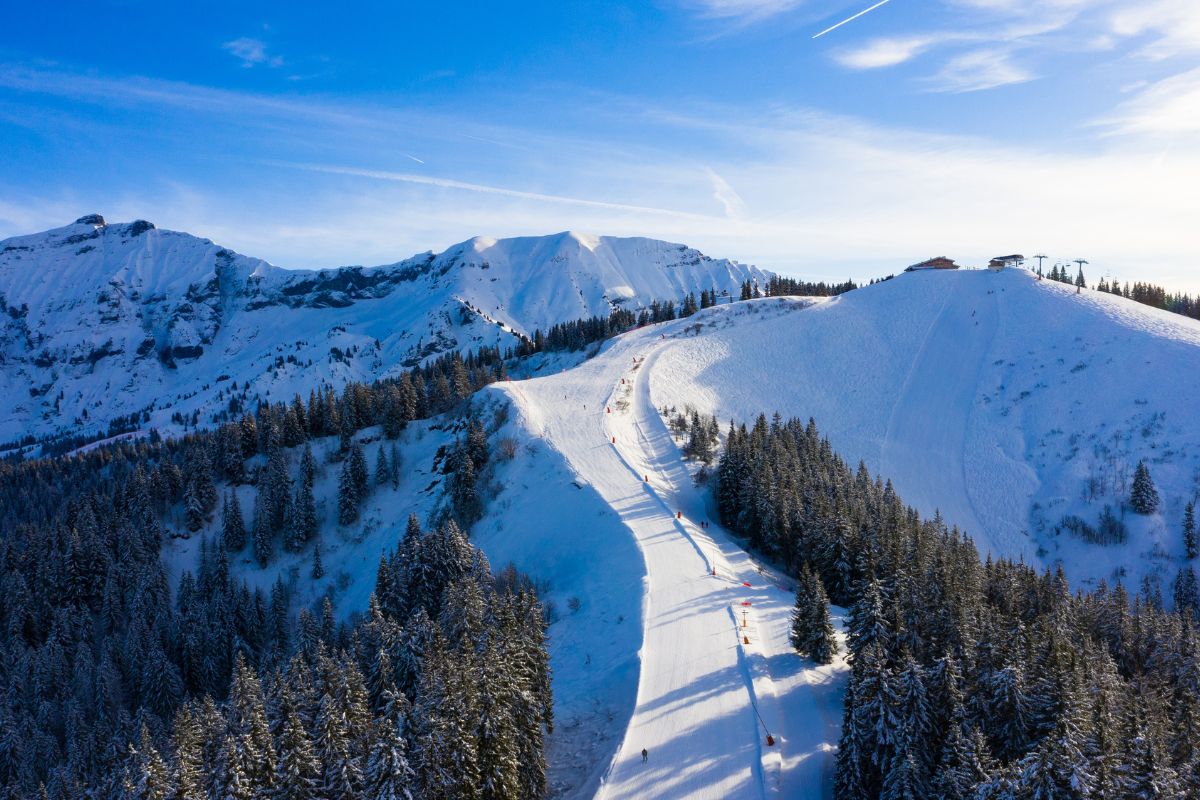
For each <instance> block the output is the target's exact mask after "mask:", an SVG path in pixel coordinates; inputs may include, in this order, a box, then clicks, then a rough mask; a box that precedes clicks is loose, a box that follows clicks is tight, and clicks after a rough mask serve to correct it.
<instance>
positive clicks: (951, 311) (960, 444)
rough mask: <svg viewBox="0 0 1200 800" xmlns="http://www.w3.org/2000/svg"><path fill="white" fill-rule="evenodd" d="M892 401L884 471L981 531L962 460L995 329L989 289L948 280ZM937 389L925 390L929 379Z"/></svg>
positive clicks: (952, 517)
mask: <svg viewBox="0 0 1200 800" xmlns="http://www.w3.org/2000/svg"><path fill="white" fill-rule="evenodd" d="M950 289H951V290H950V291H947V292H946V293H945V299H944V300H943V302H942V305H941V308H940V309H939V310H938V313H937V315H936V317H934V319H933V322H932V323H931V324H930V326H929V330H928V332H927V333H926V335H925V339H924V341H923V342H922V343H921V349H920V350H919V351H918V352H917V354H916V356H915V357H914V358H913V361H912V365H911V366H910V368H909V371H908V374H907V376H906V377H905V380H904V385H903V387H902V388H901V390H900V393H899V395H898V396H897V397H896V399H895V402H894V403H893V405H892V412H891V416H890V418H889V420H888V426H887V433H886V434H885V436H884V440H883V445H882V448H881V450H882V452H881V455H880V472H881V474H883V475H884V476H888V477H890V476H892V475H907V476H911V478H910V480H909V486H910V487H912V488H911V489H910V491H913V490H915V491H916V492H917V493H918V496H920V497H939V498H942V505H943V507H942V508H941V509H940V510H941V512H942V514H943V516H945V517H946V518H947V519H949V520H951V521H952V523H953V524H956V525H958V526H959V527H961V528H964V529H965V530H968V531H986V530H987V528H985V527H984V526H983V525H982V524H981V523H980V515H979V514H978V513H977V510H976V508H975V505H974V504H973V503H972V501H971V488H972V487H971V484H970V482H969V481H968V480H967V476H966V470H965V467H964V463H965V453H966V449H967V448H966V436H967V430H968V425H969V422H970V418H971V415H972V413H973V412H974V407H975V398H976V396H977V394H978V386H979V377H980V370H981V364H982V361H983V360H982V359H981V358H978V357H972V358H966V357H964V355H965V354H967V353H970V354H972V356H974V355H975V354H985V353H987V352H989V351H990V349H991V344H992V340H993V338H994V337H995V334H996V326H997V313H996V300H995V296H994V295H984V296H983V297H982V298H980V302H978V303H976V302H974V301H973V298H971V297H969V296H964V295H966V293H965V292H963V284H961V283H960V284H958V285H957V286H953V287H950ZM934 385H936V386H939V387H940V391H939V392H937V393H933V394H930V393H929V392H928V387H929V386H934Z"/></svg>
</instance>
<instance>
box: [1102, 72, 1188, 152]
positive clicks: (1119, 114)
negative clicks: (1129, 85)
mask: <svg viewBox="0 0 1200 800" xmlns="http://www.w3.org/2000/svg"><path fill="white" fill-rule="evenodd" d="M1097 124H1098V125H1100V126H1101V127H1103V128H1107V129H1108V130H1109V132H1110V133H1114V134H1124V135H1148V136H1153V137H1161V136H1172V137H1175V136H1179V135H1200V67H1197V68H1196V69H1192V70H1190V71H1188V72H1183V73H1180V74H1178V75H1174V76H1172V77H1170V78H1166V79H1164V80H1161V81H1158V82H1156V83H1153V84H1150V85H1148V86H1146V87H1143V88H1141V89H1140V91H1138V92H1137V94H1136V95H1135V96H1134V97H1133V98H1132V99H1130V100H1128V101H1126V102H1124V103H1122V104H1121V105H1120V106H1118V107H1117V108H1116V110H1115V111H1114V112H1113V114H1111V115H1110V116H1108V117H1106V118H1104V119H1102V120H1099V121H1098V123H1097Z"/></svg>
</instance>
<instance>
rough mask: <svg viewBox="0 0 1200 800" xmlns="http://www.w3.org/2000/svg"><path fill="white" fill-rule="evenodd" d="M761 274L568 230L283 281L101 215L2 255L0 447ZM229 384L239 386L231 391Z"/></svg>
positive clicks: (209, 406) (641, 242) (286, 390)
mask: <svg viewBox="0 0 1200 800" xmlns="http://www.w3.org/2000/svg"><path fill="white" fill-rule="evenodd" d="M768 278H769V274H768V273H765V272H762V271H760V270H757V269H755V268H753V267H748V266H743V265H740V264H736V263H735V262H731V261H725V260H714V259H710V258H708V257H707V256H704V255H702V254H700V253H699V252H697V251H695V250H692V249H690V248H687V247H685V246H683V245H676V244H669V243H666V242H659V241H655V240H651V239H618V238H612V237H590V236H585V235H582V234H574V233H562V234H556V235H553V236H544V237H526V238H519V239H502V240H489V239H479V238H477V239H472V240H470V241H467V242H463V243H462V244H459V245H456V246H454V247H451V248H449V249H448V250H447V251H445V252H444V253H441V254H440V255H434V254H433V253H426V254H423V255H418V256H414V257H413V258H410V259H407V260H405V261H401V262H397V263H395V264H390V265H386V266H381V267H372V268H363V267H342V268H338V269H330V270H320V271H307V270H305V271H299V270H285V269H279V268H277V267H273V266H271V265H270V264H268V263H266V262H265V261H262V260H259V259H254V258H249V257H246V256H242V255H238V254H237V253H234V252H232V251H230V250H228V249H225V248H222V247H220V246H218V245H216V244H214V243H213V242H210V241H208V240H207V239H200V238H197V237H194V236H190V235H188V234H185V233H177V232H174V231H164V230H158V229H157V228H155V227H154V226H153V225H151V224H150V223H148V222H144V221H137V222H133V223H122V224H111V225H110V224H106V223H105V222H104V220H103V219H102V218H100V217H99V216H97V215H92V216H89V217H83V218H81V219H80V220H78V221H77V222H75V223H74V224H72V225H68V226H65V227H63V228H57V229H54V230H51V231H46V232H45V233H40V234H34V235H30V236H20V237H15V238H12V239H7V240H4V241H3V242H0V377H2V379H3V381H4V385H6V386H12V387H20V390H19V391H16V392H9V393H7V394H5V396H4V397H3V398H0V443H6V442H11V441H13V440H16V439H18V438H20V437H23V436H26V435H31V436H33V437H35V438H38V439H42V438H47V437H51V436H56V435H64V434H78V433H90V434H103V433H104V432H105V431H106V430H107V428H108V423H109V422H110V421H111V420H113V419H114V418H117V417H124V416H129V415H136V416H137V418H136V420H135V422H136V423H137V424H142V425H146V426H149V425H154V426H158V427H166V428H170V427H172V417H176V419H178V418H179V417H177V416H176V415H182V416H183V417H187V418H194V419H195V420H196V421H198V422H199V423H201V424H204V423H207V422H210V421H211V418H212V415H213V414H214V413H216V412H219V411H222V410H224V409H226V408H228V407H229V403H230V398H231V397H236V398H237V399H238V400H239V401H241V402H244V403H246V404H248V405H250V406H253V404H254V402H255V400H257V399H273V400H277V399H281V398H282V399H289V398H290V397H291V396H292V395H293V394H294V393H296V392H300V393H301V394H305V395H306V394H307V393H308V391H309V390H310V389H311V388H313V387H314V386H317V385H319V384H321V383H330V384H333V385H335V386H337V385H340V384H342V383H344V382H346V381H348V380H362V379H371V378H375V377H380V376H384V375H387V374H390V373H392V372H394V371H396V370H398V369H401V368H403V367H406V366H412V365H415V364H417V363H419V362H421V361H422V360H424V359H427V358H430V357H432V356H435V355H437V354H440V353H444V352H448V351H451V350H470V349H476V348H478V347H481V346H492V345H497V346H500V347H508V346H511V345H513V344H515V343H516V341H517V337H516V335H515V334H514V332H518V333H525V334H530V333H532V332H533V331H534V330H535V329H536V328H542V329H546V328H548V327H549V326H551V325H553V324H555V323H558V322H565V321H569V320H574V319H578V318H580V317H590V316H594V315H607V314H608V313H609V312H610V311H611V310H612V309H613V308H615V307H618V306H620V305H625V306H626V307H630V308H638V307H641V306H644V305H648V304H649V303H650V302H651V301H652V300H655V299H663V300H666V299H671V300H678V299H680V298H681V297H682V296H683V295H684V294H686V293H687V292H699V291H700V290H701V289H709V288H715V289H716V290H717V291H718V292H736V291H737V290H738V287H739V286H740V284H741V283H742V282H743V281H745V280H752V281H753V280H757V281H760V282H761V281H765V280H767V279H768ZM234 384H237V389H233V388H231V387H232V386H233V385H234Z"/></svg>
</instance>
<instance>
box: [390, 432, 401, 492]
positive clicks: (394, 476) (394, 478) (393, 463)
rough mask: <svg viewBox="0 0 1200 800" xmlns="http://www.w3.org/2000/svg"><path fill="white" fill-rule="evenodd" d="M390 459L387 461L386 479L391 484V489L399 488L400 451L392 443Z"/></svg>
mask: <svg viewBox="0 0 1200 800" xmlns="http://www.w3.org/2000/svg"><path fill="white" fill-rule="evenodd" d="M391 450H392V452H391V457H390V458H389V459H388V470H389V472H388V477H389V479H390V480H391V482H392V488H393V489H398V488H400V450H399V448H397V447H396V443H395V442H392V445H391Z"/></svg>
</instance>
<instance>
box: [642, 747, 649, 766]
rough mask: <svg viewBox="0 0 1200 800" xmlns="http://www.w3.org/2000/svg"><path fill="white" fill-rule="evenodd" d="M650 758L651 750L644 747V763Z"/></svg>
mask: <svg viewBox="0 0 1200 800" xmlns="http://www.w3.org/2000/svg"><path fill="white" fill-rule="evenodd" d="M648 758H650V751H648V750H647V749H646V748H644V747H643V748H642V763H643V764H645V763H646V760H647V759H648Z"/></svg>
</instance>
